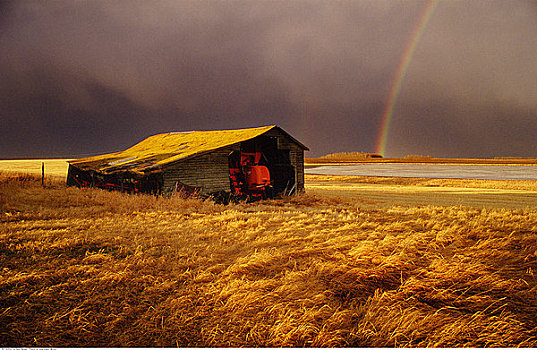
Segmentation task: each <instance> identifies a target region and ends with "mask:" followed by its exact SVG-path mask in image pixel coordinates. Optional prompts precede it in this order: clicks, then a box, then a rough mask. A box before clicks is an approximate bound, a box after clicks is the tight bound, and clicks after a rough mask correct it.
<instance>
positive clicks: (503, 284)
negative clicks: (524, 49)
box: [0, 172, 537, 347]
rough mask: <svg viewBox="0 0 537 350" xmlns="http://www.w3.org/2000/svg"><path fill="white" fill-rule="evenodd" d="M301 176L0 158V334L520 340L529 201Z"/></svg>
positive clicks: (536, 335)
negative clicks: (271, 191) (247, 180)
mask: <svg viewBox="0 0 537 350" xmlns="http://www.w3.org/2000/svg"><path fill="white" fill-rule="evenodd" d="M306 181H307V183H310V186H311V187H309V189H310V190H309V192H310V193H308V194H306V195H302V196H299V197H292V198H285V199H282V200H273V201H263V202H258V203H255V204H234V205H229V206H222V205H216V204H214V203H212V202H210V201H208V202H203V201H200V200H196V199H187V200H185V199H180V198H156V197H151V196H140V195H123V194H120V193H117V192H106V191H102V190H98V189H77V188H65V186H64V185H63V182H60V181H59V180H57V178H56V179H54V178H53V177H51V178H50V180H49V182H48V183H47V187H46V188H42V187H41V183H40V179H39V177H38V176H31V175H24V176H20V175H16V174H13V173H6V172H4V173H0V266H1V274H0V307H1V309H0V344H1V345H2V346H8V345H9V346H27V347H32V346H34V347H35V346H41V347H48V346H55V347H77V346H85V347H95V346H97V347H104V346H116V347H120V346H131V347H132V346H146V347H157V346H167V347H175V346H199V347H205V346H212V347H216V346H219V347H221V346H225V347H242V346H249V347H258V346H264V347H273V346H279V347H288V346H314V347H344V346H355V347H369V346H375V347H394V346H412V347H426V346H429V347H432V346H435V347H492V346H502V347H517V346H523V347H535V346H536V345H537V318H536V317H535V315H536V313H537V294H536V291H537V281H536V279H535V271H536V269H537V236H536V234H535V233H536V232H537V210H535V209H533V208H525V209H506V208H486V209H481V208H480V207H479V205H477V206H475V207H471V206H442V205H422V204H418V205H414V204H413V203H410V202H406V203H403V205H393V204H397V203H390V200H388V199H386V198H380V199H379V198H372V197H367V196H366V197H360V198H358V197H354V194H353V195H349V196H341V195H340V193H341V192H338V193H339V194H336V195H337V196H339V198H337V196H336V195H334V194H333V191H332V195H325V194H326V193H328V194H330V193H331V190H330V188H329V187H330V184H331V183H334V179H331V178H330V177H315V176H313V177H308V178H307V180H306ZM337 181H338V183H339V184H349V185H351V186H354V187H355V188H362V189H361V190H359V191H357V192H364V191H365V188H367V186H377V189H378V191H377V193H380V192H382V191H390V189H392V190H393V188H399V187H398V186H403V187H405V188H414V187H415V188H422V187H423V188H435V186H436V188H442V189H452V188H455V189H457V191H459V190H460V189H476V188H481V189H483V190H486V189H488V190H494V191H499V190H505V191H511V192H512V193H518V192H516V191H521V192H524V191H528V192H531V191H533V190H534V188H533V186H534V184H531V183H528V182H522V183H520V184H517V183H514V182H501V183H500V182H477V183H475V182H467V183H465V182H464V181H462V182H461V181H454V180H425V179H421V180H420V179H382V178H355V177H349V178H344V177H341V178H338V179H337ZM435 181H436V182H435ZM316 186H317V187H316ZM315 191H319V193H317V194H315V193H313V192H315ZM322 191H325V192H324V193H325V194H321V192H322ZM422 192H423V193H425V192H426V191H425V190H423V191H422ZM494 193H495V192H494ZM425 199H426V198H424V200H425ZM430 199H431V198H429V200H430ZM368 201H371V202H374V201H377V202H376V203H370V202H368ZM395 202H397V201H395Z"/></svg>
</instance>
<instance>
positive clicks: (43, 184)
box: [41, 162, 45, 187]
mask: <svg viewBox="0 0 537 350" xmlns="http://www.w3.org/2000/svg"><path fill="white" fill-rule="evenodd" d="M41 186H42V187H45V162H41Z"/></svg>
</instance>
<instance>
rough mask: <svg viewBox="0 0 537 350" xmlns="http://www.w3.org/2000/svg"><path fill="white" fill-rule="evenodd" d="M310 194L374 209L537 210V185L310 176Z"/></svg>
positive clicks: (506, 181) (486, 181) (526, 182)
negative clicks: (470, 208)
mask: <svg viewBox="0 0 537 350" xmlns="http://www.w3.org/2000/svg"><path fill="white" fill-rule="evenodd" d="M306 190H307V191H308V193H314V194H317V195H321V196H328V197H341V198H346V199H351V200H354V201H358V202H359V203H361V204H362V205H363V206H367V207H372V208H379V207H391V206H393V205H399V206H405V207H409V206H426V205H440V206H458V205H464V206H469V207H474V208H479V209H482V208H495V209H502V208H508V209H526V208H537V181H513V180H467V179H426V178H394V177H370V176H331V175H306Z"/></svg>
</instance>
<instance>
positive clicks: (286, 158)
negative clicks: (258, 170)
mask: <svg viewBox="0 0 537 350" xmlns="http://www.w3.org/2000/svg"><path fill="white" fill-rule="evenodd" d="M243 154H257V159H258V163H257V164H258V165H260V166H265V167H267V168H268V171H269V174H270V181H271V185H272V191H271V192H272V193H273V194H274V195H276V196H278V195H290V194H294V193H296V169H295V167H294V166H293V165H292V163H291V150H289V149H278V138H277V137H271V136H265V135H261V136H258V137H256V138H254V139H252V140H248V141H245V142H242V143H241V145H240V151H234V152H231V153H230V155H229V157H228V160H229V167H230V174H231V173H232V172H234V171H236V170H233V169H242V168H243V167H242V164H240V163H241V158H243V157H241V155H243ZM238 176H239V177H243V176H244V173H242V171H241V174H239V175H238ZM235 178H236V177H235ZM230 179H231V183H230V185H231V187H232V191H233V185H234V184H233V177H232V176H230Z"/></svg>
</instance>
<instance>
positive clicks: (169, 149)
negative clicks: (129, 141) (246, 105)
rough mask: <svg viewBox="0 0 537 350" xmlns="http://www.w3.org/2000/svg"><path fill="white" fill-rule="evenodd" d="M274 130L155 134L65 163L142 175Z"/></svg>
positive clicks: (103, 170)
mask: <svg viewBox="0 0 537 350" xmlns="http://www.w3.org/2000/svg"><path fill="white" fill-rule="evenodd" d="M276 127H277V126H275V125H270V126H263V127H259V128H250V129H237V130H216V131H189V132H171V133H165V134H158V135H154V136H150V137H148V138H147V139H145V140H143V141H141V142H140V143H137V144H136V145H134V146H132V147H130V148H128V149H126V150H124V151H121V152H115V153H110V154H103V155H99V156H94V157H88V158H81V159H76V160H72V161H69V163H70V164H71V165H73V166H75V167H77V168H79V169H82V170H95V171H99V172H103V173H112V172H116V171H133V172H137V173H146V172H148V171H152V170H157V169H159V168H160V167H161V166H163V165H165V164H168V163H172V162H175V161H178V160H181V159H186V158H191V157H193V156H196V155H199V154H202V153H207V152H210V151H213V150H216V149H219V148H223V147H226V146H230V145H233V144H236V143H239V142H243V141H246V140H250V139H253V138H254V137H257V136H259V135H262V134H264V133H266V132H267V131H269V130H271V129H273V128H276ZM295 141H296V140H295ZM301 146H302V145H301Z"/></svg>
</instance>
